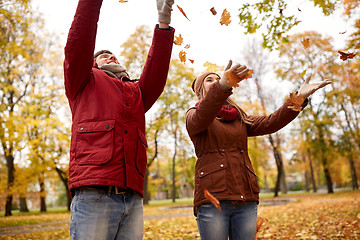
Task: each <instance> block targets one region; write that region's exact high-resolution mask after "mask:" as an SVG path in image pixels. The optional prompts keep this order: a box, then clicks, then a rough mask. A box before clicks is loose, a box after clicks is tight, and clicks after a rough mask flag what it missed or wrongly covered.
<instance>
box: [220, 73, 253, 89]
mask: <svg viewBox="0 0 360 240" xmlns="http://www.w3.org/2000/svg"><path fill="white" fill-rule="evenodd" d="M253 73H254V70H249V72H248V73H247V74H246V75H245V76H244V77H242V78H239V77H238V75H237V74H236V73H235V72H231V71H228V72H226V73H225V76H226V78H227V79H228V80H229V83H230V84H231V86H233V87H238V86H239V84H238V83H239V82H240V81H242V80H245V79H248V78H252V76H253Z"/></svg>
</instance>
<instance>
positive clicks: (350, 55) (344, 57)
mask: <svg viewBox="0 0 360 240" xmlns="http://www.w3.org/2000/svg"><path fill="white" fill-rule="evenodd" d="M338 53H340V59H341V60H343V61H346V60H348V59H353V58H354V57H355V56H356V53H345V52H342V51H338Z"/></svg>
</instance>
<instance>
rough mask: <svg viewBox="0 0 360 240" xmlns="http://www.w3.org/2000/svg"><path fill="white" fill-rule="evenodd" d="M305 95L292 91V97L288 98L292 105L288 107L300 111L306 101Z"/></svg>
mask: <svg viewBox="0 0 360 240" xmlns="http://www.w3.org/2000/svg"><path fill="white" fill-rule="evenodd" d="M304 100H305V99H304V97H303V96H301V95H300V94H296V93H290V97H289V98H288V99H287V100H286V101H287V102H288V103H289V104H290V106H288V108H290V109H292V110H293V111H297V112H300V111H301V110H302V106H301V105H302V104H303V103H304Z"/></svg>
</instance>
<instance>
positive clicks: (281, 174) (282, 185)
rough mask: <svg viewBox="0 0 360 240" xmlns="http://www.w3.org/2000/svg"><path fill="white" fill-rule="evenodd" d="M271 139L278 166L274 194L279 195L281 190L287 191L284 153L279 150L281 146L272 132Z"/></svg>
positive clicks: (269, 136)
mask: <svg viewBox="0 0 360 240" xmlns="http://www.w3.org/2000/svg"><path fill="white" fill-rule="evenodd" d="M268 138H269V141H270V143H271V146H272V148H273V154H274V158H275V163H276V167H277V170H278V175H277V178H276V185H275V190H274V196H275V197H277V196H278V195H279V191H280V190H282V193H287V189H286V182H285V171H284V164H283V159H282V155H281V153H280V151H279V146H278V145H275V142H274V139H273V137H272V135H271V134H269V135H268Z"/></svg>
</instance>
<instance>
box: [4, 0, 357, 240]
mask: <svg viewBox="0 0 360 240" xmlns="http://www.w3.org/2000/svg"><path fill="white" fill-rule="evenodd" d="M129 1H131V0H129ZM185 2H186V1H184V2H183V3H182V2H181V1H176V3H175V4H174V12H175V11H176V12H178V13H179V12H180V13H181V14H182V16H183V19H182V20H183V21H189V22H191V21H193V20H192V18H191V16H194V14H193V13H194V12H195V11H196V10H194V9H190V8H187V6H188V5H187V4H185ZM210 2H211V1H210ZM306 2H310V3H311V4H312V6H313V7H314V8H319V9H321V12H322V14H323V15H324V16H329V17H331V16H332V14H334V12H335V11H336V10H339V9H341V11H342V13H343V17H344V18H345V19H347V23H348V25H347V26H346V27H344V30H343V31H340V32H332V33H328V34H327V35H323V34H321V33H318V32H314V31H306V32H298V31H293V30H294V29H296V27H297V26H301V19H299V16H300V14H301V12H303V11H306V9H304V8H302V7H301V6H302V5H301V4H299V6H298V7H297V9H292V13H294V12H295V13H294V14H289V12H290V11H288V9H287V8H288V5H287V4H286V1H281V0H279V1H244V3H243V2H239V6H238V11H237V12H236V15H235V14H230V11H228V9H226V8H223V7H221V8H219V7H218V6H217V4H216V2H215V1H213V2H211V3H213V6H212V8H209V9H205V10H204V9H202V11H207V12H208V14H209V15H211V16H212V17H213V18H214V19H217V24H218V25H220V26H221V27H222V28H221V31H227V27H228V25H229V24H238V25H241V26H242V30H243V31H244V33H246V34H247V36H248V37H249V39H248V41H247V44H246V45H244V46H243V50H242V51H241V52H239V53H238V55H239V59H241V61H242V63H243V64H246V65H247V66H248V67H249V68H250V69H252V70H253V75H252V78H249V79H247V80H246V81H243V82H241V83H240V84H239V87H237V88H235V89H234V99H235V100H236V102H237V103H238V104H239V105H240V106H241V107H242V108H243V109H244V110H245V111H246V112H247V113H248V114H256V115H263V114H270V113H271V112H272V111H274V110H275V109H276V108H277V107H279V106H280V105H282V104H283V102H284V101H286V99H287V98H288V97H289V93H290V92H294V91H296V90H297V89H298V88H299V87H300V85H301V84H302V83H303V81H304V79H305V77H306V76H308V74H313V76H312V79H313V80H312V81H320V80H325V79H330V80H332V82H333V83H332V84H331V85H329V86H326V87H325V88H324V89H322V90H321V91H319V92H317V93H316V95H314V96H313V97H311V99H310V101H309V104H308V106H307V107H306V108H305V109H304V110H303V111H302V112H301V113H300V115H299V116H298V118H297V119H296V120H295V121H294V122H293V123H291V124H290V125H289V126H287V127H286V128H285V129H283V130H281V131H279V132H278V133H276V134H272V135H267V136H263V137H256V138H250V139H249V153H250V157H251V160H252V162H253V165H254V168H255V171H256V173H257V175H258V178H259V182H260V186H261V189H262V193H269V194H270V195H271V196H272V197H275V200H276V198H278V197H279V196H280V195H281V196H284V194H285V195H286V194H287V193H289V192H293V191H299V190H301V191H305V192H311V193H313V194H315V193H319V192H326V193H329V194H330V195H329V196H326V197H325V198H321V200H316V199H315V198H307V197H304V196H302V197H299V198H297V200H296V201H298V200H299V201H300V202H299V203H298V204H297V205H296V207H294V208H292V207H281V206H279V207H275V208H273V209H274V210H268V211H266V213H264V215H265V216H266V217H267V218H269V219H271V221H270V222H269V223H267V224H269V225H270V226H271V228H266V227H265V228H264V231H265V229H267V231H266V232H260V235H259V238H270V236H268V235H267V234H271V236H272V238H275V237H274V236H278V235H283V236H284V235H286V234H287V236H289V239H295V238H298V239H317V238H318V239H323V238H326V236H327V235H326V236H325V235H321V234H320V233H318V232H319V231H320V232H321V230H319V229H322V228H325V226H326V228H327V230H324V232H326V233H329V227H332V228H334V229H335V230H334V232H336V234H340V235H339V237H338V238H342V237H341V236H345V235H346V236H347V237H346V239H355V238H356V237H358V236H359V231H358V229H359V227H358V226H359V220H358V219H359V202H358V200H357V199H358V197H359V196H358V191H356V190H357V189H358V188H359V172H360V158H359V156H360V154H359V153H360V128H359V126H360V124H359V121H360V97H359V96H360V80H359V77H360V58H359V49H360V18H359V16H360V3H359V2H358V1H356V0H343V1H334V2H329V1H313V0H307V1H306ZM32 4H33V2H32V1H31V0H13V1H9V2H5V1H1V0H0V22H1V27H0V48H1V51H0V140H1V148H0V182H1V184H0V210H1V211H2V212H3V215H4V216H7V217H10V216H11V215H13V213H14V212H15V213H17V212H18V211H20V212H27V211H29V210H30V211H31V210H36V211H39V210H40V211H41V212H42V213H46V212H48V211H49V208H51V207H54V206H56V207H58V206H63V207H66V208H67V207H68V206H69V204H70V202H71V198H70V196H69V192H68V190H67V184H68V161H69V159H68V156H69V141H70V126H71V116H70V113H69V108H68V104H67V101H66V99H65V95H64V87H63V72H62V61H63V47H64V43H63V42H61V41H59V39H60V36H59V33H54V32H51V31H49V30H48V29H46V28H45V23H44V18H43V16H42V15H41V14H40V13H39V12H37V11H36V10H34V8H33V7H32ZM117 4H127V3H126V1H120V2H117ZM189 13H192V14H189ZM174 26H175V27H176V23H174ZM151 34H152V31H151V27H149V26H147V25H141V26H137V28H136V30H135V31H134V33H133V34H132V35H130V36H129V37H128V39H127V40H126V41H125V42H123V43H121V46H120V56H118V57H119V59H120V60H121V62H122V64H124V65H125V66H126V67H127V69H128V71H129V73H130V75H131V76H132V77H133V78H136V77H138V76H139V75H140V74H141V69H142V66H143V64H144V62H145V59H146V55H147V51H148V49H149V47H150V44H151ZM339 35H340V36H345V35H346V36H348V37H347V39H346V40H345V41H346V43H345V45H346V48H343V49H337V48H336V47H335V46H334V45H333V37H335V36H339ZM224 44H226V42H224ZM191 49H192V39H191V37H189V36H188V35H185V34H183V33H182V32H176V38H175V42H174V51H173V57H172V61H171V64H170V71H169V75H168V81H167V85H166V88H165V90H164V92H163V94H162V95H161V97H160V99H159V100H158V102H157V103H156V105H155V106H154V107H153V109H152V110H151V111H150V112H149V113H148V114H147V139H148V145H149V149H148V169H147V174H146V185H145V192H146V195H145V198H144V203H145V204H148V203H149V202H150V203H151V202H154V201H155V200H156V199H171V201H172V202H176V201H178V199H179V198H188V199H191V197H192V195H191V193H192V189H193V187H194V176H193V175H194V173H193V170H194V166H195V162H196V158H195V155H194V151H193V147H192V144H191V142H190V139H189V138H188V136H187V133H186V130H185V122H184V114H185V112H186V110H187V109H188V108H189V107H191V106H193V105H194V104H195V102H196V99H195V95H194V94H193V92H192V91H191V88H190V85H191V82H192V80H193V79H194V78H195V77H196V76H197V75H198V74H199V73H200V72H201V71H204V70H209V71H216V72H219V73H221V72H222V70H223V69H224V66H222V65H218V64H217V63H216V62H214V60H213V59H209V60H208V61H207V62H205V63H204V65H203V66H202V68H201V69H199V68H198V67H196V66H197V65H196V64H197V58H196V56H194V55H192V54H188V53H191ZM224 64H225V63H224ZM269 79H270V80H269ZM279 86H281V88H286V91H285V94H284V91H282V90H281V89H280V87H279ZM340 188H347V189H351V190H354V191H353V193H349V194H348V195H346V194H345V196H346V197H344V195H342V196H343V197H339V196H338V195H336V194H335V193H334V192H336V190H338V189H340ZM353 194H354V195H353ZM332 195H334V197H332ZM324 199H326V200H325V201H324ZM339 199H341V200H339ZM344 199H346V200H344ZM275 200H274V201H275ZM190 202H191V201H190ZM190 204H191V203H190ZM294 204H295V203H294ZM294 206H295V205H294ZM299 209H306V210H307V212H305V211H301V210H300V211H299ZM319 209H321V210H322V211H321V213H319V211H318V210H319ZM156 211H158V210H156ZM312 211H314V213H315V212H316V214H321V215H320V216H318V217H317V218H314V215H312ZM275 212H282V213H286V214H288V215H287V216H286V217H284V215H282V217H281V218H279V219H277V217H276V215H277V214H276V213H275ZM259 214H262V211H261V209H260V211H259ZM66 217H68V215H66ZM8 219H11V218H8ZM190 219H191V220H190ZM294 219H295V220H294ZM325 219H326V220H325ZM193 220H194V218H193V217H192V216H188V217H187V218H186V219H183V220H179V221H180V222H177V220H174V224H175V225H176V224H177V226H178V225H179V224H180V223H181V224H180V225H182V224H183V225H185V226H189V228H190V229H191V230H189V231H190V232H189V235H186V236H187V237H188V236H193V237H194V238H196V236H197V235H196V234H197V233H196V223H195V222H194V221H193ZM7 221H8V220H7ZM191 221H192V222H191ZM293 221H295V223H298V222H301V224H303V225H305V226H306V227H305V228H302V229H307V230H301V231H300V230H299V229H298V228H295V229H294V228H293V226H294V224H292V223H293ZM175 222H177V223H175ZM165 223H166V224H171V221H169V222H166V221H165V222H164V223H163V224H165ZM156 224H159V228H161V227H164V225H161V221H160V222H159V221H158V222H156V220H151V224H150V223H149V226H150V229H148V231H146V232H145V235H144V236H148V235H147V234H148V232H151V231H158V229H155V228H154V227H151V226H154V225H155V226H156ZM160 225H161V226H160ZM269 225H268V226H269ZM5 226H6V223H5ZM166 228H168V227H166ZM339 228H341V229H340V230H339ZM284 229H286V230H284ZM349 229H352V230H351V231H350V230H349ZM303 231H305V232H303ZM285 232H286V233H285ZM314 232H317V233H316V234H312V233H314ZM354 232H355V233H354ZM156 234H157V233H156ZM277 234H278V235H277ZM299 234H300V235H299ZM336 234H335V233H334V234H333V235H331V236H333V237H332V238H337V237H336V236H337V235H336ZM341 234H343V235H341ZM306 236H308V237H306ZM314 236H316V237H317V238H315V237H314ZM278 237H279V239H280V236H278ZM352 237H353V238H352ZM149 239H151V238H150V237H149ZM174 239H175V238H174ZM179 239H185V237H183V238H181V237H179ZM189 239H191V238H189ZM344 239H345V238H344Z"/></svg>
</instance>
